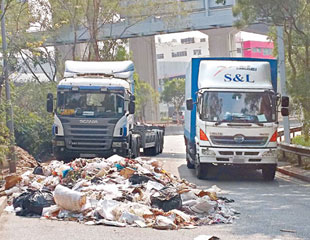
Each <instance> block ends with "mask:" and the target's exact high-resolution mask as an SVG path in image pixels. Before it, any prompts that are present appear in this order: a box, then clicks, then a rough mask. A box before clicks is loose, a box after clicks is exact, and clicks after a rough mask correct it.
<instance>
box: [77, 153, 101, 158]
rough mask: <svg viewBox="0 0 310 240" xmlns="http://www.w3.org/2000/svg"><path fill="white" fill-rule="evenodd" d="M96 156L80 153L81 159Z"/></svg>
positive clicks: (94, 155)
mask: <svg viewBox="0 0 310 240" xmlns="http://www.w3.org/2000/svg"><path fill="white" fill-rule="evenodd" d="M96 156H97V155H96V154H92V153H80V157H81V158H94V157H96Z"/></svg>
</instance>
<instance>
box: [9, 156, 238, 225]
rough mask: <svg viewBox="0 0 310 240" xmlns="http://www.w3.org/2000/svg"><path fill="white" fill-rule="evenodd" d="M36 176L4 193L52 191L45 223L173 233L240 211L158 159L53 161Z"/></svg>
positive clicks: (215, 190) (31, 174)
mask: <svg viewBox="0 0 310 240" xmlns="http://www.w3.org/2000/svg"><path fill="white" fill-rule="evenodd" d="M35 173H36V171H35V172H33V169H29V171H26V172H25V173H23V174H22V175H21V176H17V177H18V179H19V181H18V182H16V184H15V181H14V184H15V186H14V185H13V187H12V188H11V189H8V190H6V191H4V194H5V195H7V196H9V200H8V201H9V203H10V202H12V200H13V198H16V197H18V196H19V195H20V194H22V193H24V192H27V191H29V189H32V190H34V191H41V190H43V189H47V190H49V191H51V192H52V193H53V196H54V200H55V203H56V205H52V206H49V207H47V208H44V209H43V211H42V218H44V219H55V220H56V219H57V220H68V221H78V222H84V223H85V224H87V225H102V224H103V225H109V226H117V227H125V226H136V227H141V228H144V227H152V228H156V229H163V230H164V229H170V230H173V229H180V228H184V229H191V228H194V227H196V226H200V225H207V224H215V223H231V222H232V221H233V220H234V219H235V218H236V216H235V215H236V211H235V210H233V209H232V208H230V206H229V205H228V204H227V203H226V202H225V201H224V200H221V197H218V194H219V192H220V189H219V188H218V187H216V186H212V187H211V188H210V189H203V190H201V189H197V188H196V186H195V185H194V184H192V183H189V182H187V181H186V180H184V179H178V178H177V177H175V176H173V175H172V174H170V173H168V172H166V171H165V170H163V169H162V167H161V164H160V162H158V161H154V160H147V159H142V158H136V159H126V158H123V157H120V156H117V155H114V156H112V157H110V158H108V159H104V158H94V159H83V158H79V159H76V160H75V161H73V162H71V163H67V164H64V163H63V162H59V161H52V162H50V163H49V164H48V165H43V166H42V171H41V169H40V174H35ZM42 174H43V175H42ZM15 211H16V210H15Z"/></svg>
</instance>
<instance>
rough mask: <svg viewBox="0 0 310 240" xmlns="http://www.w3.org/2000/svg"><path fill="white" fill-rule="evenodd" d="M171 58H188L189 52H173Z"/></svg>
mask: <svg viewBox="0 0 310 240" xmlns="http://www.w3.org/2000/svg"><path fill="white" fill-rule="evenodd" d="M171 56H172V57H173V58H174V57H186V56H187V51H181V52H172V53H171Z"/></svg>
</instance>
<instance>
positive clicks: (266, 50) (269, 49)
mask: <svg viewBox="0 0 310 240" xmlns="http://www.w3.org/2000/svg"><path fill="white" fill-rule="evenodd" d="M263 54H264V55H266V56H270V55H272V49H271V48H264V49H263Z"/></svg>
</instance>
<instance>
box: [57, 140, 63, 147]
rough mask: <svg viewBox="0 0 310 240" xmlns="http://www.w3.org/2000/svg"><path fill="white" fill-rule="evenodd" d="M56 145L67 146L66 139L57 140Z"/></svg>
mask: <svg viewBox="0 0 310 240" xmlns="http://www.w3.org/2000/svg"><path fill="white" fill-rule="evenodd" d="M55 146H57V147H63V146H65V141H59V140H58V141H55Z"/></svg>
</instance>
